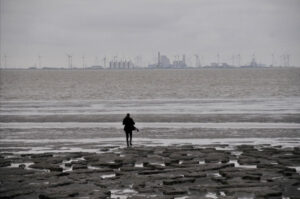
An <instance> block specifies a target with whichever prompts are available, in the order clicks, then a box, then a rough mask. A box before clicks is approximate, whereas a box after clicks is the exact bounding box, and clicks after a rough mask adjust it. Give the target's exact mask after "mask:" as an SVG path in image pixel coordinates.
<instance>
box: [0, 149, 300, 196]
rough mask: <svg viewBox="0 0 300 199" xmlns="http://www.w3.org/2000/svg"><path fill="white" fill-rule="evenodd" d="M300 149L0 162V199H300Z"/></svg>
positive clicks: (44, 156) (119, 152)
mask: <svg viewBox="0 0 300 199" xmlns="http://www.w3.org/2000/svg"><path fill="white" fill-rule="evenodd" d="M299 168H300V148H298V147H293V148H292V147H291V148H283V147H281V146H270V145H260V146H253V145H238V146H235V147H234V149H230V148H228V146H227V145H207V146H203V145H201V146H200V145H170V146H155V147H154V146H134V147H130V148H120V147H119V146H103V147H101V148H100V149H99V151H98V152H97V153H88V152H61V153H39V154H30V153H23V154H16V153H7V152H6V153H1V154H0V179H1V180H0V185H1V186H0V198H3V199H4V198H15V199H27V198H39V199H54V198H55V199H56V198H57V199H58V198H82V199H87V198H89V199H96V198H121V199H122V198H129V199H138V198H178V199H179V198H191V199H192V198H212V199H216V198H221V199H222V198H224V199H225V198H247V199H251V198H272V199H273V198H274V199H275V198H285V199H286V198H290V199H293V198H300V175H299Z"/></svg>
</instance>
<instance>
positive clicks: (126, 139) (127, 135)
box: [125, 131, 129, 146]
mask: <svg viewBox="0 0 300 199" xmlns="http://www.w3.org/2000/svg"><path fill="white" fill-rule="evenodd" d="M125 134H126V143H127V146H129V142H128V134H129V132H127V131H125Z"/></svg>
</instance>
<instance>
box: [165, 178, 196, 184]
mask: <svg viewBox="0 0 300 199" xmlns="http://www.w3.org/2000/svg"><path fill="white" fill-rule="evenodd" d="M193 182H195V179H194V178H176V179H172V180H164V181H163V184H164V185H173V184H182V183H193Z"/></svg>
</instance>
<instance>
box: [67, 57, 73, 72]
mask: <svg viewBox="0 0 300 199" xmlns="http://www.w3.org/2000/svg"><path fill="white" fill-rule="evenodd" d="M67 57H68V68H70V69H72V68H73V66H72V55H70V54H67Z"/></svg>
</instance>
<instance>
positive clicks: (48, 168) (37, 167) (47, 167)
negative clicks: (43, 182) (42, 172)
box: [29, 163, 63, 172]
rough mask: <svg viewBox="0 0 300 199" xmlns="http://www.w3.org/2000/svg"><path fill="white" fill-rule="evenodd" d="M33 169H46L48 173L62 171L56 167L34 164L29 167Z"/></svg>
mask: <svg viewBox="0 0 300 199" xmlns="http://www.w3.org/2000/svg"><path fill="white" fill-rule="evenodd" d="M29 167H30V168H33V169H46V170H50V171H60V172H61V171H63V168H61V167H59V166H58V165H51V164H47V163H35V164H32V165H30V166H29Z"/></svg>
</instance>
